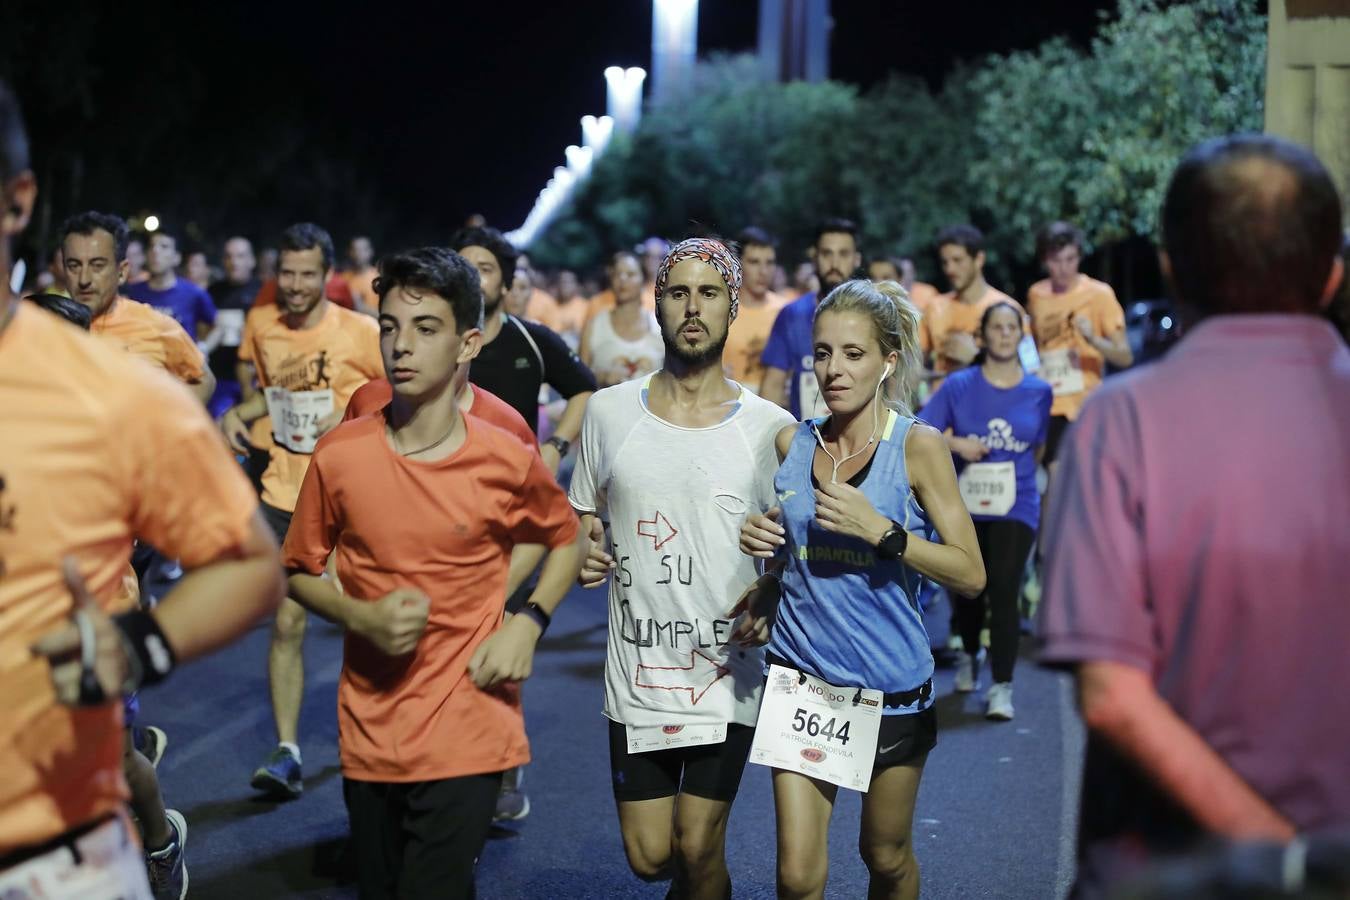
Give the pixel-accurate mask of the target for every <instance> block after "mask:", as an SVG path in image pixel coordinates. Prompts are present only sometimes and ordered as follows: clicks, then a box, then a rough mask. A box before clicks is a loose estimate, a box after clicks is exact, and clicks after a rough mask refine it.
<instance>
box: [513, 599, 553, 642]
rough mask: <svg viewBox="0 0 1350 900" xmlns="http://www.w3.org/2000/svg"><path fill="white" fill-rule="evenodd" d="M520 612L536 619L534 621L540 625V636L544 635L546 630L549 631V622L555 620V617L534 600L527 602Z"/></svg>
mask: <svg viewBox="0 0 1350 900" xmlns="http://www.w3.org/2000/svg"><path fill="white" fill-rule="evenodd" d="M520 614H521V615H522V616H525V617H526V618H528V619H533V620H534V623H535V624H536V625H538V626H539V636H540V637H543V636H544V632H545V631H548V624H549V623H550V622H552V621H553V617H552V616H550V615H549V614H548V613H546V612H544V608H543V607H542V606H540V605H539V604H538V603H535V602H534V601H533V600H531V601H530V602H529V603H526V604H525V606H524V608H523V609H521V611H520Z"/></svg>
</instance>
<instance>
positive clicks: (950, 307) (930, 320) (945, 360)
mask: <svg viewBox="0 0 1350 900" xmlns="http://www.w3.org/2000/svg"><path fill="white" fill-rule="evenodd" d="M999 302H1006V303H1011V304H1012V305H1013V306H1015V307H1017V308H1018V309H1019V310H1021V309H1022V304H1020V303H1018V302H1017V301H1016V300H1014V299H1013V298H1011V297H1009V296H1008V295H1007V294H1005V293H1003V292H1002V291H1000V290H998V289H996V288H992V287H991V288H989V290H987V291H985V292H984V296H983V297H981V298H980V299H979V300H978V301H976V302H975V303H963V302H961V301H960V300H957V299H956V294H955V293H954V292H953V293H947V294H938V295H937V296H936V297H934V298H933V300H932V302H931V303H930V304H929V305H928V309H927V311H925V312H924V314H923V317H922V318H921V319H919V346H920V347H922V348H923V352H924V353H925V354H928V353H932V354H933V371H935V372H938V373H939V374H942V375H946V374H948V373H949V372H954V371H956V370H957V369H960V368H964V366H963V364H962V363H959V362H957V361H956V360H954V359H951V358H950V357H947V356H943V355H942V353H941V352H940V348H941V347H942V345H943V343H944V342H945V341H946V340H947V336H948V335H951V334H957V333H959V332H962V331H964V332H965V333H966V334H969V335H971V336H972V337H973V336H976V335H978V334H979V331H980V318H981V317H982V316H983V315H984V311H985V310H986V309H988V308H989V307H991V306H993V305H994V304H995V303H999ZM1022 314H1023V315H1024V316H1025V315H1026V311H1025V310H1022ZM932 389H933V390H934V391H936V390H937V389H938V385H937V384H936V383H935V384H934V385H933V388H932Z"/></svg>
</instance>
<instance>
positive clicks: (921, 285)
mask: <svg viewBox="0 0 1350 900" xmlns="http://www.w3.org/2000/svg"><path fill="white" fill-rule="evenodd" d="M939 293H940V292H939V291H938V289H937V288H935V287H933V286H932V285H931V284H929V283H927V282H926V281H916V282H914V283H913V284H912V285H910V288H909V300H910V302H911V303H913V304H914V305H915V306H917V307H918V308H919V312H921V313H926V312H928V307H930V306H932V305H933V301H934V300H936V299H937V297H938V294H939Z"/></svg>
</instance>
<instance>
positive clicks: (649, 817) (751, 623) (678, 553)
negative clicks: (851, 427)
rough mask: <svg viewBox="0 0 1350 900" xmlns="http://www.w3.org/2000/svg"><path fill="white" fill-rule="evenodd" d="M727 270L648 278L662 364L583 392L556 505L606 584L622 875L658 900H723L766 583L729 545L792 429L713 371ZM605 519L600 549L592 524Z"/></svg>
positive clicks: (685, 247)
mask: <svg viewBox="0 0 1350 900" xmlns="http://www.w3.org/2000/svg"><path fill="white" fill-rule="evenodd" d="M740 288H741V267H740V263H739V262H738V261H737V260H736V258H735V257H734V256H733V255H732V254H731V252H730V251H729V250H728V249H727V248H726V246H725V245H724V244H722V243H721V242H720V241H715V240H711V239H707V238H691V239H690V240H686V241H683V242H681V243H679V244H677V245H675V246H674V247H673V248H672V249H671V250H670V252H669V253H667V254H666V256H665V258H664V260H663V261H662V263H661V267H660V269H659V270H658V272H657V275H656V313H657V318H658V320H659V322H660V325H661V337H662V340H663V341H664V342H665V347H666V358H665V366H664V368H662V369H661V370H659V371H657V372H655V373H653V374H651V375H649V376H647V377H646V378H639V379H635V380H633V381H628V382H624V383H622V384H617V385H615V386H613V387H609V388H605V389H604V390H601V391H599V392H597V393H596V394H595V395H594V396H592V397H591V400H590V403H589V405H588V406H587V407H586V418H585V421H584V422H583V424H582V428H581V454H580V457H579V459H578V462H577V468H576V473H575V474H574V475H573V477H572V487H571V492H570V494H569V498H570V499H571V501H572V506H573V507H575V508H576V510H577V511H578V512H579V513H580V514H581V516H582V528H583V529H584V530H585V531H586V533H587V534H589V535H590V538H591V547H590V552H589V554H588V556H587V559H586V563H585V565H584V567H583V568H582V571H581V576H580V578H579V581H580V583H581V584H582V585H583V586H584V587H596V586H598V585H600V584H602V583H604V582H605V581H606V580H607V579H608V580H609V582H610V585H609V601H610V602H609V644H608V651H607V653H606V658H605V710H604V711H605V716H606V717H607V718H608V719H609V750H610V768H611V770H612V786H613V789H614V796H615V799H616V800H617V802H618V808H619V827H620V830H621V831H622V833H623V843H624V850H625V852H626V853H627V855H628V864H629V866H630V867H631V868H632V870H633V872H634V874H636V875H637V876H638V877H640V878H642V879H644V880H649V881H655V880H661V879H666V878H671V879H673V881H674V883H673V884H672V886H671V891H670V895H669V896H671V897H681V898H703V897H707V898H723V897H728V896H730V895H731V880H730V876H729V874H728V872H727V867H726V856H725V845H726V826H727V817H728V814H729V813H730V810H731V802H732V800H734V799H735V796H736V791H737V789H738V788H739V787H740V781H741V772H742V770H743V769H744V767H745V761H746V758H747V757H748V755H749V752H750V743H751V738H752V737H753V735H754V723H755V717H756V715H757V713H758V710H759V698H760V690H761V687H762V685H763V680H764V679H763V675H762V672H763V657H762V652H761V651H760V650H759V646H760V645H761V644H763V643H764V641H765V640H767V638H768V632H769V622H770V620H771V618H772V614H773V609H774V607H775V606H776V604H777V601H778V592H777V586H778V582H777V580H776V579H775V578H773V577H771V576H767V575H766V576H762V577H760V576H758V572H757V570H756V568H755V566H754V564H753V561H751V560H750V559H749V557H746V556H744V555H742V554H741V553H740V552H739V550H738V546H737V545H738V539H739V538H738V536H739V529H740V524H741V522H742V521H743V520H744V519H745V517H746V514H747V513H749V512H760V511H762V510H764V509H767V508H768V507H770V506H773V505H774V503H775V502H776V501H775V498H774V494H773V473H774V471H775V470H776V469H777V467H778V466H777V455H776V453H775V450H774V435H775V434H777V432H778V430H779V429H780V428H782V427H783V426H784V425H785V424H790V423H791V421H792V419H791V417H790V416H789V415H788V414H787V413H786V412H785V411H784V410H783V409H781V408H780V407H778V406H777V405H776V404H773V403H770V402H769V401H767V400H761V399H760V398H759V397H757V396H755V394H754V393H752V392H751V391H748V390H746V389H744V388H743V387H742V386H741V385H739V384H737V383H736V382H734V381H730V380H728V379H727V378H726V377H724V375H723V374H722V373H723V369H722V349H723V346H724V345H725V344H726V340H727V332H728V329H729V328H730V325H731V322H732V320H733V319H735V317H736V311H737V305H738V302H739V299H740V298H739V295H740ZM603 519H607V520H608V521H609V524H610V529H609V531H610V540H609V549H608V552H606V544H605V528H604V525H603V522H602V520H603Z"/></svg>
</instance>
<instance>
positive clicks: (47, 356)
mask: <svg viewBox="0 0 1350 900" xmlns="http://www.w3.org/2000/svg"><path fill="white" fill-rule="evenodd" d="M0 435H3V438H0V617H2V618H3V621H4V623H5V624H4V627H3V628H0V709H2V710H4V712H3V715H0V772H3V773H4V775H3V777H0V855H3V854H6V853H9V852H11V851H13V850H15V849H17V848H20V847H27V846H32V845H35V844H40V843H43V842H46V841H49V840H51V839H52V838H55V837H56V836H58V835H60V834H62V833H64V832H66V831H69V830H70V829H72V828H75V827H77V826H79V825H82V824H85V823H87V822H90V821H92V820H94V819H95V818H97V817H99V816H102V815H106V814H108V813H111V812H114V811H116V810H118V809H120V808H121V806H122V804H123V802H124V801H125V800H126V798H127V791H126V785H125V783H124V782H123V780H122V704H121V702H120V701H117V702H112V703H106V704H104V705H102V706H99V707H93V708H85V709H72V708H70V707H67V706H63V705H61V704H59V703H57V700H56V696H55V694H54V692H53V690H52V686H51V677H50V674H49V670H48V666H47V664H46V663H45V662H44V661H42V660H39V659H38V658H37V657H35V656H34V655H33V654H32V653H31V652H30V650H29V647H30V646H31V645H32V644H33V643H34V642H35V641H36V640H37V639H38V638H39V637H41V636H42V635H44V634H46V633H47V632H49V631H51V630H52V629H54V628H56V627H58V626H59V625H60V624H61V623H62V622H64V621H66V619H67V618H68V617H69V616H70V613H71V602H72V601H71V595H70V592H69V591H68V590H67V589H66V586H65V582H64V581H63V580H62V577H61V559H62V557H64V556H73V557H75V559H76V560H77V561H78V563H79V567H80V572H81V574H82V575H83V577H84V579H85V581H86V582H87V583H88V585H89V589H90V591H91V592H92V593H93V594H94V596H95V597H97V598H98V600H99V602H100V603H101V604H102V605H103V606H104V608H105V609H107V610H109V611H110V612H113V611H121V610H122V609H124V608H125V607H124V606H123V604H125V602H126V590H127V586H126V585H125V582H124V578H125V574H126V568H127V560H128V559H129V558H130V556H131V545H132V540H133V539H134V538H138V537H139V538H142V539H144V540H146V541H148V542H149V543H151V544H153V545H155V546H156V547H158V548H159V549H160V550H162V551H163V552H164V553H165V554H166V555H167V556H169V557H171V558H172V557H176V558H178V559H181V560H182V562H183V566H184V567H185V568H192V567H194V566H200V565H202V564H204V563H208V562H211V561H213V560H215V559H217V558H218V557H220V556H221V555H222V554H225V553H227V552H228V551H230V550H232V549H233V548H235V547H238V546H239V545H241V544H242V543H243V541H244V539H245V538H246V537H247V535H248V534H249V530H250V528H251V524H252V518H253V516H254V513H255V511H256V510H257V508H258V500H257V498H256V497H255V496H254V494H253V489H252V488H251V487H250V486H249V483H248V480H247V479H246V478H245V477H244V474H243V472H242V471H241V470H240V468H239V466H237V465H236V464H235V462H234V460H233V459H232V458H231V457H230V455H229V453H228V452H227V451H226V449H225V445H224V444H223V443H222V442H221V440H220V433H219V432H218V431H217V430H216V427H215V425H214V424H213V423H212V422H211V420H210V418H208V417H207V415H206V412H205V411H204V410H203V409H202V405H201V404H200V403H199V402H198V401H197V400H196V398H194V397H193V396H192V395H191V394H190V393H188V391H187V390H186V389H184V388H183V386H182V385H180V384H178V383H177V382H176V381H174V380H173V379H172V378H170V377H168V376H167V375H166V374H165V373H163V372H158V371H156V370H154V369H152V368H150V367H149V366H146V365H143V364H142V363H140V362H137V361H135V360H133V359H130V358H129V357H127V356H126V354H124V353H123V352H122V351H121V350H120V349H115V348H113V347H109V346H108V345H107V344H106V343H105V342H104V341H101V340H97V339H95V338H93V337H90V336H89V335H87V334H85V333H83V332H82V331H80V330H79V329H77V328H75V327H74V326H72V325H69V324H67V323H66V322H63V321H61V320H59V319H57V318H56V317H55V316H52V315H50V314H49V313H46V312H44V311H43V310H41V309H38V308H37V307H34V306H32V305H31V304H27V303H25V304H20V306H19V308H18V309H17V310H15V313H14V318H13V319H12V320H11V322H10V324H9V327H8V328H6V329H5V330H4V331H3V332H0Z"/></svg>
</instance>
